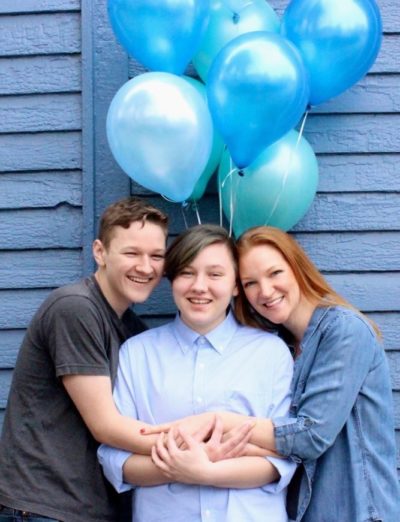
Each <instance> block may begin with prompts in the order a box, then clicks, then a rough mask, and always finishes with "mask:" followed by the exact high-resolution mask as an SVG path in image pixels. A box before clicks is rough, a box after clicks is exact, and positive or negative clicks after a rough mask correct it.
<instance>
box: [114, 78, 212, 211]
mask: <svg viewBox="0 0 400 522" xmlns="http://www.w3.org/2000/svg"><path fill="white" fill-rule="evenodd" d="M212 137H213V130H212V121H211V117H210V114H209V112H208V109H207V106H206V104H205V102H204V99H203V97H202V96H201V95H200V94H199V93H198V92H197V90H196V89H195V88H194V87H193V86H192V85H190V84H189V83H188V82H187V81H185V80H184V79H183V78H181V77H180V76H176V75H174V74H170V73H162V72H159V73H157V72H149V73H144V74H140V75H139V76H136V77H135V78H133V79H132V80H129V81H128V82H127V83H125V84H124V85H123V86H122V87H121V88H120V89H119V91H118V92H117V93H116V95H115V96H114V98H113V100H112V102H111V105H110V107H109V110H108V114H107V139H108V143H109V145H110V149H111V152H112V154H113V156H114V158H115V160H116V161H117V163H118V164H119V166H120V167H121V168H122V169H123V170H124V171H125V172H126V173H127V174H128V175H129V176H130V177H131V178H132V179H133V180H134V181H136V182H137V183H139V184H140V185H142V186H143V187H146V188H147V189H149V190H152V191H154V192H158V193H160V194H162V195H164V196H165V197H167V198H169V199H171V200H173V201H185V200H186V199H187V198H188V197H189V196H190V195H191V193H192V192H193V189H194V186H195V184H196V182H197V180H198V179H199V177H200V175H201V174H202V172H203V170H204V168H205V166H206V164H207V161H208V159H209V156H210V151H211V145H212Z"/></svg>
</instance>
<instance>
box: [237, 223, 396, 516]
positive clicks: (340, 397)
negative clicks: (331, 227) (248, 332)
mask: <svg viewBox="0 0 400 522" xmlns="http://www.w3.org/2000/svg"><path fill="white" fill-rule="evenodd" d="M237 247H238V252H239V259H240V261H239V271H240V281H241V286H240V289H239V296H238V298H237V300H236V306H235V311H236V315H237V317H238V319H239V321H240V322H241V323H242V324H246V325H251V326H257V327H260V328H262V329H265V330H271V329H274V330H276V331H277V332H278V333H279V335H280V336H281V337H282V338H283V339H285V340H286V341H287V342H289V344H291V345H292V346H293V350H294V355H295V368H294V376H293V382H292V404H291V408H290V415H289V417H286V418H280V419H278V418H274V417H272V423H271V422H268V421H267V422H264V424H260V422H258V424H259V428H261V429H264V435H263V437H264V439H263V441H261V440H260V439H259V440H258V442H259V443H261V444H262V445H263V446H265V447H269V448H270V449H273V450H276V451H278V453H280V454H281V455H284V456H286V457H290V458H291V459H293V460H294V461H295V462H298V463H300V464H301V466H299V468H298V470H297V472H296V475H295V477H294V479H293V481H292V484H291V486H290V488H289V493H288V503H287V505H288V513H289V517H290V519H293V520H296V521H300V520H302V521H304V522H322V521H323V522H338V521H343V522H366V521H385V522H398V521H399V520H400V507H399V503H400V492H399V484H398V478H397V473H396V458H395V439H394V426H393V413H392V396H391V389H390V376H389V371H388V367H387V363H386V359H385V355H384V350H383V348H382V346H381V344H380V342H379V337H380V335H379V332H378V330H377V328H376V326H375V325H373V324H371V323H370V322H369V321H368V319H367V318H365V317H364V316H363V315H362V314H361V313H360V312H359V311H358V310H356V309H355V308H354V307H352V306H351V305H350V304H349V303H347V302H346V301H345V300H344V299H343V298H342V297H340V296H339V295H338V294H337V293H336V292H335V291H334V290H333V289H332V288H331V287H330V286H329V284H328V283H327V282H326V280H325V279H324V278H323V276H322V275H321V273H320V272H319V271H318V270H317V268H316V267H315V266H314V265H313V263H312V262H311V261H310V260H309V258H308V257H307V256H306V254H305V253H304V251H303V250H302V249H301V247H300V246H299V245H298V244H297V243H296V241H295V240H294V239H292V238H291V237H290V236H289V235H288V234H286V233H285V232H282V231H280V230H278V229H275V228H272V227H257V228H253V229H250V230H248V231H247V232H245V233H244V234H243V236H242V237H241V238H240V239H239V241H238V244H237ZM257 429H258V428H257Z"/></svg>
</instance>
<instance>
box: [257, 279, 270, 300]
mask: <svg viewBox="0 0 400 522" xmlns="http://www.w3.org/2000/svg"><path fill="white" fill-rule="evenodd" d="M259 288H260V292H259V295H260V297H264V298H265V297H266V298H268V297H270V296H271V295H272V293H273V288H272V286H271V284H270V283H268V281H265V280H263V281H261V282H260V286H259Z"/></svg>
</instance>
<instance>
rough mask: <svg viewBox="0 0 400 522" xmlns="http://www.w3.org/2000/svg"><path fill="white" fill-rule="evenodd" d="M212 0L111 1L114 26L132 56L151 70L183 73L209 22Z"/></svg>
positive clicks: (109, 8) (111, 18)
mask: <svg viewBox="0 0 400 522" xmlns="http://www.w3.org/2000/svg"><path fill="white" fill-rule="evenodd" d="M209 9H210V4H209V0H201V2H199V1H197V0H162V1H160V0H108V14H109V18H110V21H111V26H112V28H113V30H114V33H115V35H116V36H117V38H118V40H119V42H120V43H121V45H122V46H123V47H124V48H125V50H126V51H127V52H128V53H129V55H130V56H132V57H133V58H135V59H136V60H138V61H139V62H140V63H141V64H142V65H144V66H145V67H147V68H148V69H150V70H152V71H163V72H170V73H174V74H182V73H183V72H184V70H185V68H186V66H187V65H188V63H189V62H190V60H191V58H192V56H193V54H194V53H195V52H196V50H197V48H198V46H199V44H200V41H201V38H202V35H203V33H204V31H205V29H206V26H207V22H208V15H209Z"/></svg>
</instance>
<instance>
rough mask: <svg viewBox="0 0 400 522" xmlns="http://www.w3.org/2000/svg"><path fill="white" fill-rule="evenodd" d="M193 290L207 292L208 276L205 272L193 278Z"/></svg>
mask: <svg viewBox="0 0 400 522" xmlns="http://www.w3.org/2000/svg"><path fill="white" fill-rule="evenodd" d="M192 290H194V291H195V292H205V291H206V290H207V283H206V278H205V276H204V275H203V274H197V275H196V276H195V278H194V279H193V283H192Z"/></svg>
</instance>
